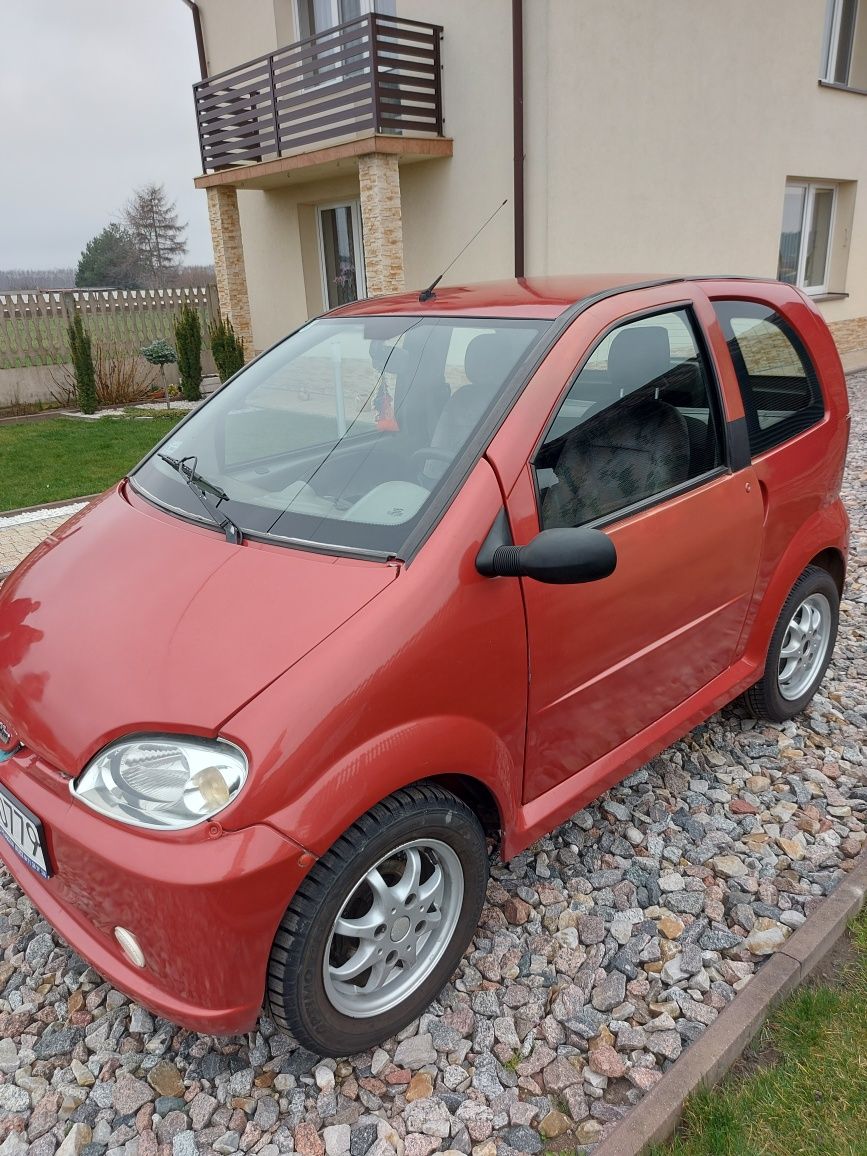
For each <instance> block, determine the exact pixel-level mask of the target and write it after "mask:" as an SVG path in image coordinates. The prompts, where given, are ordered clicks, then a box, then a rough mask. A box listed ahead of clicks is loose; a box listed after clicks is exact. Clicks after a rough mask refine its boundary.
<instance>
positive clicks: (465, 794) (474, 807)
mask: <svg viewBox="0 0 867 1156" xmlns="http://www.w3.org/2000/svg"><path fill="white" fill-rule="evenodd" d="M418 781H419V782H428V783H437V784H438V785H439V786H441V787H443V788H444V790H446V791H451V793H452V794H453V795H456V796H457V798H459V799H461V800H462V801H463V802H464V803H466V804H467V806H468V807H469V808H470V810H471V811H472V812H473V814H474V815H475V816H476V818H477V819H478V820H479V822H480V823H481V824H482V827H483V829H484V832H485V834H486V835H487V836H488V837H489V838H491V839H494V840H496V842H497V843H499V842H500V841H501V839H502V836H503V816H502V814H501V812H500V804H499V801H498V800H497V796H496V795H495V794H494V792H493V791H492V790H491V788H490V787H489V786H488V785H487V783H484V782H482V780H481V779H477V778H475V777H474V776H473V775H466V774H453V775H434V776H432V777H431V778H428V779H424V780H421V779H420V780H418Z"/></svg>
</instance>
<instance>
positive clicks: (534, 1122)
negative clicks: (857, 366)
mask: <svg viewBox="0 0 867 1156" xmlns="http://www.w3.org/2000/svg"><path fill="white" fill-rule="evenodd" d="M850 387H851V392H852V408H853V412H854V423H853V443H852V447H851V449H850V455H849V463H848V469H847V481H846V496H847V500H848V505H849V510H850V513H851V516H852V522H853V550H852V557H851V566H850V575H849V581H848V586H847V590H846V596H845V599H844V602H843V619H842V623H841V631H840V637H839V641H838V644H837V651H836V655H835V658H834V662H833V664H832V667H831V669H830V671H829V673H828V676H827V677H826V680H825V684H824V686H823V688H822V694H820V695H819V696H817V698H816V699H815V701H814V703H813V704H812V706H811V708H810V710H809V712H807V713H806V714H805V715H804V716H803V717H802V718H799V719H798V720H797V721H796V722H791V723H786V724H785V725H783V726H774V725H766V724H761V723H756V722H755V721H754V720H752V719H748V718H746V717H745V715H744V712H743V711H741V710H740V709H739V708H738V707H732V708H729V709H727V710H725V711H724V712H722V713H721V714H718V715H715V716H714V717H713V718H712V719H710V720H709V721H708V722H707V723H705V724H704V725H703V726H701V727H699V728H698V729H697V730H695V731H693V732H692V733H691V734H690V735H688V736H687V737H686V738H685V739H684V740H683V741H681V742H679V743H677V744H675V745H674V746H673V747H671V748H669V749H668V750H667V751H665V752H664V753H663V754H662V755H660V756H659V757H658V758H656V759H654V760H653V761H652V762H651V763H650V764H648V765H647V766H645V767H643V768H642V769H641V770H639V771H637V772H636V773H635V774H633V775H632V776H631V777H630V778H629V779H628V780H627V781H626V782H625V783H623V784H621V785H620V786H618V787H616V788H615V789H613V790H612V791H610V792H609V793H608V794H607V795H605V796H604V797H603V798H602V799H601V800H600V802H599V803H598V804H596V805H595V806H593V807H590V808H588V809H587V810H585V811H583V812H581V813H580V814H578V815H576V816H575V817H574V819H573V820H572V821H570V822H568V823H565V824H564V825H563V826H561V827H560V828H558V829H557V831H556V832H555V833H554V834H553V835H551V836H549V837H547V838H544V839H541V840H540V841H539V842H538V843H537V844H535V846H534V848H533V849H531V850H530V851H528V852H526V853H524V854H523V855H520V856H518V858H516V859H515V860H513V861H512V863H511V864H510V865H509V866H508V867H504V866H502V865H498V866H495V868H494V871H493V878H492V881H491V884H490V888H489V892H488V905H487V907H486V908H485V910H484V912H483V915H482V918H481V923H480V927H479V931H478V934H477V936H476V938H475V941H474V943H473V944H472V945H471V947H470V949H469V950H468V952H467V954H466V956H465V958H464V961H463V963H462V966H461V969H460V971H459V972H458V974H457V975H456V976H455V977H454V979H453V982H452V983H450V984H449V985H448V987H447V988H446V989H445V990H444V991H443V992H442V994H441V997H440V1000H439V1002H438V1003H436V1004H434V1005H433V1006H432V1007H431V1009H430V1011H429V1013H428V1014H426V1015H424V1016H422V1018H421V1019H420V1020H418V1021H417V1022H416V1023H414V1024H412V1025H411V1026H410V1027H409V1028H407V1029H406V1030H405V1031H404V1032H402V1033H401V1035H400V1037H399V1038H398V1039H394V1040H391V1041H389V1043H388V1044H387V1046H386V1047H384V1048H380V1049H377V1050H375V1051H374V1052H372V1053H366V1054H364V1055H360V1056H354V1057H352V1058H351V1059H348V1060H345V1061H341V1062H336V1063H335V1062H334V1061H332V1060H327V1061H323V1062H322V1063H319V1062H318V1061H317V1058H316V1057H315V1056H312V1055H310V1054H309V1053H307V1052H304V1051H303V1050H300V1049H298V1048H296V1047H294V1046H293V1044H292V1043H291V1042H290V1041H289V1040H288V1039H287V1038H286V1037H284V1036H282V1035H279V1034H278V1033H277V1032H276V1031H275V1028H274V1025H273V1023H272V1022H271V1021H270V1020H268V1019H266V1018H263V1019H262V1020H261V1021H260V1024H259V1028H258V1031H257V1032H256V1033H255V1034H253V1035H251V1036H249V1037H247V1038H244V1039H232V1040H215V1039H212V1038H208V1037H204V1036H197V1035H195V1034H193V1033H190V1032H187V1031H182V1030H180V1029H175V1028H173V1027H172V1026H171V1025H169V1024H166V1023H164V1022H162V1021H159V1020H155V1019H154V1018H153V1017H152V1016H150V1015H149V1014H148V1013H147V1012H146V1011H144V1010H143V1009H142V1008H140V1007H137V1006H136V1005H134V1004H131V1003H130V1002H129V1001H128V1000H127V999H126V998H125V997H124V996H123V995H121V994H120V993H119V992H117V991H114V990H113V989H112V988H111V987H109V985H108V984H106V983H103V982H102V981H101V980H100V977H99V976H98V975H97V974H96V973H95V972H94V971H93V970H92V969H90V968H89V967H87V966H86V965H85V964H84V963H83V962H82V961H81V960H79V959H78V958H77V957H76V956H75V955H74V954H73V953H72V952H71V951H70V950H69V949H68V948H67V947H65V945H64V944H62V943H61V942H59V941H58V939H57V938H56V937H55V936H54V935H53V933H52V931H51V928H50V927H49V926H48V925H47V924H46V923H45V922H44V921H42V920H41V918H40V916H39V913H38V912H37V911H35V910H34V909H33V908H32V907H31V905H30V904H29V903H28V901H27V900H26V899H24V898H23V897H22V895H21V893H20V892H19V891H18V889H17V888H16V887H15V886H14V885H13V884H12V883H11V881H10V879H9V876H8V875H6V874H5V873H3V872H0V952H2V959H0V993H2V995H0V1073H4V1075H3V1080H4V1082H3V1083H2V1084H0V1156H9V1154H18V1153H22V1154H23V1153H26V1152H29V1153H31V1154H34V1156H52V1154H53V1153H55V1152H56V1151H57V1150H58V1146H59V1144H60V1142H61V1140H62V1139H63V1137H64V1136H66V1134H67V1132H68V1133H69V1135H68V1136H66V1139H65V1141H64V1142H63V1145H62V1148H61V1149H60V1150H61V1152H62V1156H67V1154H68V1153H71V1152H75V1153H77V1152H82V1153H86V1154H87V1156H98V1154H102V1153H105V1152H109V1153H112V1154H113V1156H114V1154H117V1156H121V1154H123V1156H153V1154H157V1153H160V1154H164V1156H168V1154H172V1156H192V1154H193V1153H195V1152H217V1153H232V1152H235V1151H244V1152H260V1153H264V1154H265V1156H276V1154H277V1153H281V1152H292V1151H298V1152H300V1153H302V1154H303V1156H323V1153H327V1156H347V1154H349V1156H365V1154H370V1156H395V1153H396V1154H397V1156H428V1154H430V1153H432V1152H433V1151H436V1150H457V1151H460V1152H463V1153H472V1154H473V1156H495V1153H499V1154H500V1156H510V1153H511V1152H513V1151H518V1152H526V1153H535V1152H539V1151H541V1150H542V1149H543V1148H544V1149H545V1150H546V1151H557V1150H569V1151H572V1150H574V1149H575V1148H576V1146H577V1147H579V1148H580V1146H581V1145H584V1144H589V1143H593V1142H595V1141H598V1140H599V1139H600V1138H601V1137H602V1135H603V1134H604V1133H605V1132H606V1130H608V1129H610V1127H611V1126H612V1125H613V1124H614V1123H615V1122H616V1121H617V1120H619V1119H620V1118H621V1117H622V1116H623V1115H624V1114H625V1113H626V1112H628V1111H629V1108H630V1106H631V1105H633V1104H635V1103H636V1102H637V1101H638V1100H639V1099H640V1098H641V1096H642V1095H643V1093H644V1092H645V1091H646V1090H647V1089H649V1088H651V1087H652V1086H653V1085H654V1084H655V1083H656V1082H657V1081H658V1080H659V1078H660V1076H661V1073H662V1072H664V1071H665V1069H666V1068H667V1067H668V1066H670V1064H671V1063H673V1061H674V1060H675V1059H676V1058H677V1057H678V1055H680V1053H681V1051H682V1050H683V1049H684V1048H686V1047H688V1045H689V1043H690V1041H692V1040H694V1039H695V1038H696V1037H697V1036H698V1035H700V1034H701V1032H702V1031H703V1030H704V1027H705V1026H706V1025H707V1024H709V1023H711V1022H712V1021H713V1020H714V1019H715V1018H716V1016H717V1014H718V1013H719V1011H720V1010H721V1009H722V1008H724V1007H725V1006H726V1004H727V1003H728V1002H729V1001H731V1000H732V999H734V998H736V995H737V992H738V991H740V990H741V989H742V988H743V987H744V986H745V985H746V984H747V983H748V982H749V980H750V977H751V976H752V975H753V974H754V972H755V970H756V969H757V968H758V967H759V966H761V963H762V960H763V959H765V958H766V957H767V956H768V954H770V953H772V952H773V951H774V950H775V949H776V948H777V947H779V946H780V945H781V944H782V943H783V942H784V941H785V939H786V937H787V936H788V935H789V934H791V932H792V930H793V929H794V928H796V927H798V926H799V925H800V924H801V923H803V921H804V919H805V918H807V917H808V916H809V914H810V912H811V911H812V910H813V909H814V908H815V906H816V905H817V904H819V903H821V901H822V897H823V896H824V895H826V894H827V893H828V892H829V891H830V890H831V889H832V888H833V887H834V885H835V883H837V882H838V881H839V880H840V879H841V878H842V877H843V874H844V872H846V871H847V870H850V869H851V867H852V864H853V861H854V858H855V856H856V855H857V854H858V853H859V851H860V849H861V847H862V844H863V842H864V839H865V818H867V763H865V749H864V745H863V742H864V735H865V730H867V645H865V630H867V623H865V603H867V570H865V551H867V373H862V374H859V375H855V376H853V377H852V378H851V379H850ZM4 532H5V531H3V530H2V528H0V549H2V535H3V533H4ZM220 949H221V948H220V945H219V944H215V945H214V950H216V951H218V950H220ZM72 1125H75V1127H73V1128H72V1130H71V1131H70V1128H71V1126H72ZM543 1137H544V1139H543Z"/></svg>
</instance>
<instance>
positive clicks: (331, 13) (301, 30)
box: [296, 0, 394, 40]
mask: <svg viewBox="0 0 867 1156" xmlns="http://www.w3.org/2000/svg"><path fill="white" fill-rule="evenodd" d="M374 11H376V12H382V13H384V14H386V15H391V16H393V15H394V0H296V12H297V16H298V39H299V40H306V39H307V37H308V36H316V35H317V34H318V33H320V32H327V31H328V29H329V28H336V27H337V25H338V24H345V23H346V22H347V21H349V20H357V19H358V18H359V17H360V16H366V15H367V14H368V12H374Z"/></svg>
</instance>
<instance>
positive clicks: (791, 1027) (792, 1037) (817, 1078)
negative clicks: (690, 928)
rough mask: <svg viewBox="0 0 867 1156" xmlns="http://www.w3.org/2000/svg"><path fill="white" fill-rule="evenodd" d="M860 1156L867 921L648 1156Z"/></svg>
mask: <svg viewBox="0 0 867 1156" xmlns="http://www.w3.org/2000/svg"><path fill="white" fill-rule="evenodd" d="M865 1154H867V914H862V915H861V916H859V918H858V919H857V920H856V921H855V923H854V924H853V927H852V930H851V934H850V938H849V941H848V944H846V945H845V951H844V953H843V960H842V962H841V963H840V964H839V966H837V967H835V969H834V971H833V973H832V974H831V975H828V976H825V977H824V979H823V980H822V982H816V983H815V984H811V985H810V986H807V987H804V988H801V989H799V990H798V991H797V992H795V993H794V995H792V996H790V997H789V999H787V1000H786V1001H785V1003H784V1004H782V1005H781V1007H780V1008H779V1010H778V1011H777V1012H776V1013H775V1014H774V1015H773V1017H772V1018H771V1020H770V1022H769V1023H768V1024H767V1025H766V1027H765V1029H764V1031H763V1032H762V1034H761V1035H760V1036H759V1038H758V1039H757V1040H756V1041H755V1043H754V1044H753V1045H752V1048H751V1049H750V1052H749V1053H748V1054H747V1055H746V1056H745V1057H744V1060H743V1061H742V1062H741V1064H739V1065H738V1068H736V1069H735V1070H734V1071H733V1072H732V1073H731V1074H730V1076H729V1077H728V1079H726V1080H725V1081H724V1082H723V1083H722V1084H721V1085H719V1086H717V1087H716V1088H714V1089H713V1090H711V1091H703V1092H701V1093H700V1094H698V1095H696V1096H695V1097H694V1098H692V1099H691V1100H690V1102H689V1103H688V1104H687V1108H686V1112H685V1114H684V1123H683V1125H682V1127H681V1129H680V1131H679V1133H678V1135H677V1137H676V1138H675V1140H674V1141H673V1142H671V1143H670V1144H668V1145H666V1146H665V1147H664V1148H662V1149H657V1150H655V1156H865Z"/></svg>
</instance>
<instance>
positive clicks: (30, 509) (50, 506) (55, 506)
mask: <svg viewBox="0 0 867 1156" xmlns="http://www.w3.org/2000/svg"><path fill="white" fill-rule="evenodd" d="M98 497H99V494H84V495H83V496H82V497H80V498H59V499H58V500H57V501H56V502H40V503H39V505H38V506H19V507H18V509H17V510H0V521H2V520H3V519H4V518H14V517H16V516H17V515H18V514H38V513H39V512H40V511H42V510H44V511H45V517H46V518H50V517H51V511H52V510H59V509H62V508H63V506H76V505H78V503H79V502H92V501H93V499H94V498H98Z"/></svg>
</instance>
